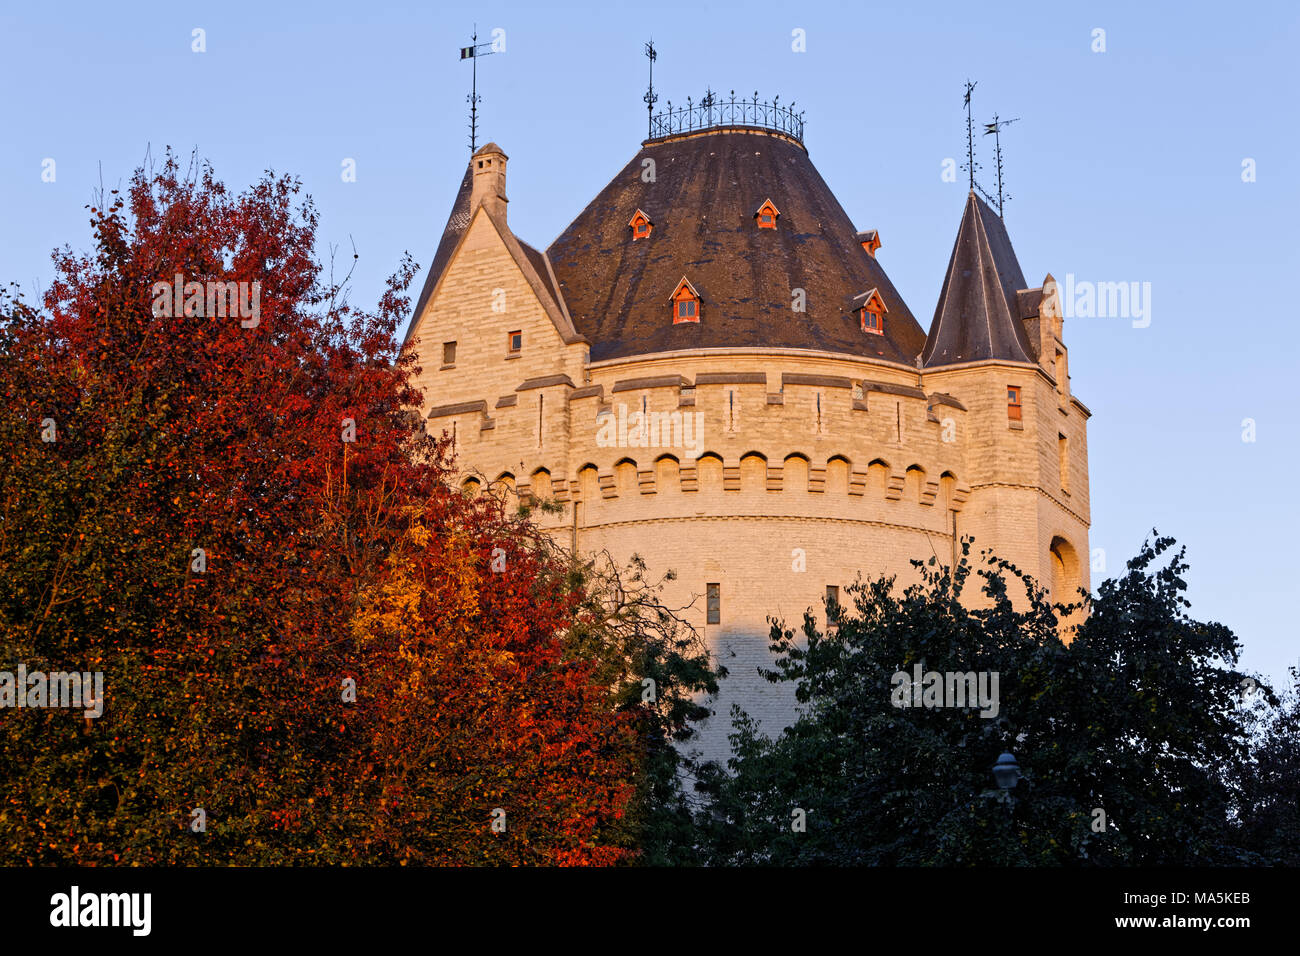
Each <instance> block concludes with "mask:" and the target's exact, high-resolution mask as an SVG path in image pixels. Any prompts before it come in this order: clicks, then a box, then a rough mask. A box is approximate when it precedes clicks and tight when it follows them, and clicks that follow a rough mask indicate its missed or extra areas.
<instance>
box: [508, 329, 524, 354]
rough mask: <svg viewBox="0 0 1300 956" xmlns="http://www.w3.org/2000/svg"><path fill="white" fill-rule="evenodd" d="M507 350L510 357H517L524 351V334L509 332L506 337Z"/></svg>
mask: <svg viewBox="0 0 1300 956" xmlns="http://www.w3.org/2000/svg"><path fill="white" fill-rule="evenodd" d="M506 347H507V350H508V351H509V353H510V354H511V355H518V354H519V353H520V352H522V351H523V349H524V333H523V332H518V331H515V332H511V333H510V334H509V336H508V337H507V345H506Z"/></svg>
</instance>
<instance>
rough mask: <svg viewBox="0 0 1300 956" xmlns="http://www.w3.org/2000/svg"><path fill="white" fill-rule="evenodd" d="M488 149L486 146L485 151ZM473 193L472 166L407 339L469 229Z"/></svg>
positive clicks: (425, 284)
mask: <svg viewBox="0 0 1300 956" xmlns="http://www.w3.org/2000/svg"><path fill="white" fill-rule="evenodd" d="M486 148H487V147H486V146H485V147H484V149H486ZM473 192H474V173H473V166H472V164H471V165H466V166H465V178H464V179H462V180H461V181H460V189H459V190H458V191H457V192H456V201H455V202H454V203H452V206H451V215H450V216H448V217H447V227H446V228H445V229H443V230H442V239H441V240H440V241H439V242H438V251H437V252H435V253H434V254H433V262H432V263H430V265H429V271H428V273H427V274H426V275H425V277H424V288H423V289H421V290H420V298H419V299H417V300H416V302H415V311H414V312H412V313H411V321H410V323H409V324H408V325H407V327H406V338H407V339H410V337H411V333H412V332H414V331H415V323H416V322H417V321H419V318H420V315H421V313H423V312H424V307H425V305H426V304H427V303H428V301H429V296H431V295H433V287H434V286H436V285H437V284H438V280H439V279H440V278H442V271H443V270H444V269H446V268H447V263H448V262H449V261H450V260H451V254H452V253H453V252H455V251H456V244H457V243H458V242H460V237H461V235H463V234H464V232H465V230H466V229H467V228H469V223H470V209H469V199H470V195H471V194H472V193H473Z"/></svg>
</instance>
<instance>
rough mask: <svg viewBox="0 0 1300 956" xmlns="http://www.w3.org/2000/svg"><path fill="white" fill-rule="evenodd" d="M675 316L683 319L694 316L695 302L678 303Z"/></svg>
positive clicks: (690, 300) (689, 300) (691, 300)
mask: <svg viewBox="0 0 1300 956" xmlns="http://www.w3.org/2000/svg"><path fill="white" fill-rule="evenodd" d="M677 315H678V317H680V318H683V319H689V318H692V317H693V316H694V315H695V301H694V300H693V299H688V300H686V301H685V302H678V303H677Z"/></svg>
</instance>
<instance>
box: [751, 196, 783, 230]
mask: <svg viewBox="0 0 1300 956" xmlns="http://www.w3.org/2000/svg"><path fill="white" fill-rule="evenodd" d="M780 218H781V213H780V211H779V210H778V209H777V208H776V206H775V205H773V203H772V200H770V199H764V200H763V205H761V206H759V207H758V212H756V213H754V221H755V222H757V223H758V228H759V229H775V228H776V221H777V220H778V219H780Z"/></svg>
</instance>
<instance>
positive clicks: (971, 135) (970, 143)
mask: <svg viewBox="0 0 1300 956" xmlns="http://www.w3.org/2000/svg"><path fill="white" fill-rule="evenodd" d="M978 82H979V80H976V81H975V83H972V82H971V81H970V80H967V81H966V98H965V99H964V100H963V101H962V105H963V106H965V107H966V166H965V168H966V170H967V171H968V172H969V173H970V188H971V189H972V190H974V188H975V170H976V169H978V168H979V167H978V166H976V164H975V128H974V126H973V125H972V123H971V115H970V95H971V91H972V90H974V89H975V85H976V83H978Z"/></svg>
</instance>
